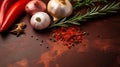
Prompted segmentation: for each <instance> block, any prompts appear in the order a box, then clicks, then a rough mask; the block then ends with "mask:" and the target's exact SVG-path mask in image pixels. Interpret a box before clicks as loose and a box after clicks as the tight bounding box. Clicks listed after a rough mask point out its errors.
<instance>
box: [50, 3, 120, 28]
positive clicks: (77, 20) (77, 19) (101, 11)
mask: <svg viewBox="0 0 120 67" xmlns="http://www.w3.org/2000/svg"><path fill="white" fill-rule="evenodd" d="M118 9H120V2H118V3H115V2H113V3H111V4H107V5H105V6H104V7H102V8H100V7H94V8H93V9H91V10H90V11H87V12H86V13H85V14H83V15H81V14H80V13H77V14H76V15H74V16H72V17H70V18H62V19H59V20H58V21H56V22H55V23H53V24H51V26H50V28H52V27H58V26H64V27H67V26H69V25H71V24H73V25H80V24H81V22H83V21H87V20H88V19H92V18H96V17H99V16H103V15H106V14H107V13H116V12H117V10H118Z"/></svg>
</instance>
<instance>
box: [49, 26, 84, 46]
mask: <svg viewBox="0 0 120 67" xmlns="http://www.w3.org/2000/svg"><path fill="white" fill-rule="evenodd" d="M83 36H84V35H83V34H82V31H81V30H80V27H79V26H70V27H59V28H56V29H53V30H52V33H51V37H52V38H54V39H55V40H56V41H55V42H57V41H61V42H62V43H63V45H65V46H67V47H68V48H71V47H72V46H75V45H78V44H80V43H81V42H82V40H83Z"/></svg>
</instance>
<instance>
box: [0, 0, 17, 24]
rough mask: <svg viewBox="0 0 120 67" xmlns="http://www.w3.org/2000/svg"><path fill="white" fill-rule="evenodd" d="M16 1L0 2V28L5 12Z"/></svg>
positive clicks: (5, 0) (6, 0) (4, 0)
mask: <svg viewBox="0 0 120 67" xmlns="http://www.w3.org/2000/svg"><path fill="white" fill-rule="evenodd" d="M16 1H17V0H3V1H0V26H1V25H2V22H3V20H4V17H5V14H6V12H7V11H8V10H9V8H10V7H11V6H12V5H13V4H14V3H15V2H16Z"/></svg>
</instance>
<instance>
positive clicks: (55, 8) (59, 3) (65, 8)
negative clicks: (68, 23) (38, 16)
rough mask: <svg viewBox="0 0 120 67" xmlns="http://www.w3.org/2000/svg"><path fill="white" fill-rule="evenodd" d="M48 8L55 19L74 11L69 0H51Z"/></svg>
mask: <svg viewBox="0 0 120 67" xmlns="http://www.w3.org/2000/svg"><path fill="white" fill-rule="evenodd" d="M47 10H48V12H49V13H50V14H51V15H52V16H53V20H54V21H55V20H57V19H59V18H63V17H67V16H69V15H71V14H72V11H73V10H72V4H71V3H70V1H69V0H50V1H49V2H48V6H47Z"/></svg>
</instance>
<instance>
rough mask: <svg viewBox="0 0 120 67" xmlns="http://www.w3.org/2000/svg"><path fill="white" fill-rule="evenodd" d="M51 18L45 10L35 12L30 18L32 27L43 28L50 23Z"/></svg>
mask: <svg viewBox="0 0 120 67" xmlns="http://www.w3.org/2000/svg"><path fill="white" fill-rule="evenodd" d="M50 22H51V19H50V17H49V15H48V14H47V13H45V12H37V13H35V14H34V15H33V16H32V17H31V20H30V23H31V25H32V27H33V28H34V29H36V30H42V29H45V28H47V27H48V26H49V25H50Z"/></svg>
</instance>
